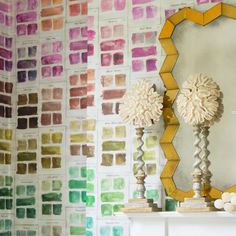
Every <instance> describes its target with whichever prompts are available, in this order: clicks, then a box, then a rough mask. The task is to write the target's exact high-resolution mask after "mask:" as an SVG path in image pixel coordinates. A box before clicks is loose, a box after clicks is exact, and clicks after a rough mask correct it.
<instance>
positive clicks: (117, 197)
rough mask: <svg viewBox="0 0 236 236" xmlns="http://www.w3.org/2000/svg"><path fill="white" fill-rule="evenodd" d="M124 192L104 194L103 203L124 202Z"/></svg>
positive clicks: (102, 196) (102, 195)
mask: <svg viewBox="0 0 236 236" xmlns="http://www.w3.org/2000/svg"><path fill="white" fill-rule="evenodd" d="M124 197H125V196H124V193H123V192H110V193H102V194H101V200H102V202H121V201H123V200H124Z"/></svg>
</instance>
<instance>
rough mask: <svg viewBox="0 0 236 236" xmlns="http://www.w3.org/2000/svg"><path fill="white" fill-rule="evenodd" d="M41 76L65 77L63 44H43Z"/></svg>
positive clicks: (50, 42) (58, 42)
mask: <svg viewBox="0 0 236 236" xmlns="http://www.w3.org/2000/svg"><path fill="white" fill-rule="evenodd" d="M41 55H42V57H41V65H42V66H41V74H42V77H43V78H44V79H45V78H58V77H61V76H62V75H63V71H64V66H63V63H64V62H63V60H64V59H63V56H64V55H63V42H62V41H60V40H49V41H46V42H43V43H42V44H41Z"/></svg>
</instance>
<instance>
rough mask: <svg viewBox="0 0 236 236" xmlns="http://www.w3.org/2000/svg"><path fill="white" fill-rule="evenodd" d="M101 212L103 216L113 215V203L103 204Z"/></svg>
mask: <svg viewBox="0 0 236 236" xmlns="http://www.w3.org/2000/svg"><path fill="white" fill-rule="evenodd" d="M101 212H102V215H103V216H111V215H112V205H111V204H102V205H101Z"/></svg>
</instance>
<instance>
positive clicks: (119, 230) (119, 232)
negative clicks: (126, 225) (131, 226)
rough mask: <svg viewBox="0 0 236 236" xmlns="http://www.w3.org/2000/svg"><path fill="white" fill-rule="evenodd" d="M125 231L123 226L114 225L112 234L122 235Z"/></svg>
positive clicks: (114, 235)
mask: <svg viewBox="0 0 236 236" xmlns="http://www.w3.org/2000/svg"><path fill="white" fill-rule="evenodd" d="M123 231H124V229H123V227H121V226H114V227H113V228H112V235H113V236H122V235H123Z"/></svg>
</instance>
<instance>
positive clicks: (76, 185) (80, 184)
mask: <svg viewBox="0 0 236 236" xmlns="http://www.w3.org/2000/svg"><path fill="white" fill-rule="evenodd" d="M69 188H71V189H85V188H86V180H69Z"/></svg>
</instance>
